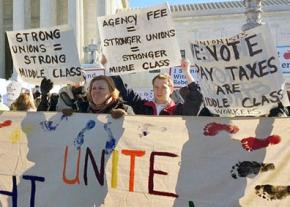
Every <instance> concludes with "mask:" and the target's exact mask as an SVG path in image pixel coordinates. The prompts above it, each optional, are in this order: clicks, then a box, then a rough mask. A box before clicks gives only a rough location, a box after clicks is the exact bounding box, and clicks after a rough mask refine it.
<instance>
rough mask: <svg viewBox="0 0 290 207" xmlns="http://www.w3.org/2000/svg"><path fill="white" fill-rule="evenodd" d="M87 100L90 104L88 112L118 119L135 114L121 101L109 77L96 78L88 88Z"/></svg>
mask: <svg viewBox="0 0 290 207" xmlns="http://www.w3.org/2000/svg"><path fill="white" fill-rule="evenodd" d="M87 98H88V102H89V107H88V112H91V113H110V114H112V116H113V117H114V116H116V118H118V117H120V116H123V115H126V114H129V115H133V114H134V112H133V109H132V108H131V107H130V106H128V105H126V104H125V103H124V102H123V101H122V100H121V99H120V97H119V91H118V90H117V88H116V86H115V83H114V81H113V79H112V78H111V77H109V76H105V75H100V76H97V77H94V78H93V79H92V80H91V82H90V85H89V87H88V91H87Z"/></svg>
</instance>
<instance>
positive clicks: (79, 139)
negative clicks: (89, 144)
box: [74, 120, 96, 149]
mask: <svg viewBox="0 0 290 207" xmlns="http://www.w3.org/2000/svg"><path fill="white" fill-rule="evenodd" d="M95 125H96V122H95V121H93V120H89V121H88V122H87V124H86V126H85V127H84V128H83V129H82V130H81V131H80V132H79V133H78V136H77V137H76V138H75V140H74V145H75V146H76V148H77V149H80V148H81V146H82V145H83V143H84V137H85V135H84V133H85V132H86V131H87V130H90V129H92V128H94V127H95Z"/></svg>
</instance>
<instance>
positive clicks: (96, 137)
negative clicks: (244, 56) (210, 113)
mask: <svg viewBox="0 0 290 207" xmlns="http://www.w3.org/2000/svg"><path fill="white" fill-rule="evenodd" d="M0 125H1V128H0V131H1V137H0V155H1V156H0V162H1V165H0V205H2V206H4V207H10V206H11V207H12V206H13V207H14V206H21V207H28V206H30V207H31V206H42V207H51V206H70V207H79V206H82V207H92V206H102V207H135V206H137V205H139V206H151V207H156V206H160V207H163V206H164V207H172V206H173V207H180V206H186V207H188V206H189V207H191V206H203V207H213V206H215V207H232V206H246V207H257V206H288V205H289V202H290V193H289V190H288V189H289V183H290V178H289V176H288V175H289V170H290V164H289V162H288V157H289V153H290V149H289V147H288V146H289V144H290V139H289V136H288V135H289V133H290V128H289V119H288V118H285V119H272V118H260V119H258V118H239V119H238V118H236V119H227V118H212V117H211V118H206V117H196V118H193V117H152V116H126V117H125V118H124V119H123V118H122V119H117V120H114V119H112V118H111V116H110V115H102V114H100V115H96V114H73V115H72V116H70V117H67V118H65V117H63V116H62V114H61V113H59V114H56V113H36V112H35V113H20V112H19V113H18V112H15V113H11V112H4V113H2V115H1V119H0Z"/></svg>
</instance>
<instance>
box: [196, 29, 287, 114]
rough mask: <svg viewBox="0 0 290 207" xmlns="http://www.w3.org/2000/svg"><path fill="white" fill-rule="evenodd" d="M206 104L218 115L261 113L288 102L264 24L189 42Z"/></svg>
mask: <svg viewBox="0 0 290 207" xmlns="http://www.w3.org/2000/svg"><path fill="white" fill-rule="evenodd" d="M191 50H192V55H193V59H194V63H195V65H196V67H197V73H198V76H199V77H200V80H199V81H200V86H201V91H202V93H203V95H204V103H205V106H206V107H207V108H208V109H209V110H210V111H211V112H212V113H214V114H219V115H220V116H260V115H265V114H268V113H269V111H270V109H271V108H273V107H277V104H278V103H279V102H281V103H282V104H283V105H284V106H288V105H289V101H288V97H287V94H286V91H285V90H284V89H285V81H284V79H283V76H282V71H281V69H280V63H279V59H278V56H277V52H276V48H275V47H274V46H273V41H272V38H271V36H270V31H269V29H268V28H267V26H266V25H262V26H259V27H256V28H254V29H251V30H248V31H246V32H243V33H240V34H238V35H236V36H234V37H232V38H228V39H216V40H205V41H195V42H193V43H192V44H191Z"/></svg>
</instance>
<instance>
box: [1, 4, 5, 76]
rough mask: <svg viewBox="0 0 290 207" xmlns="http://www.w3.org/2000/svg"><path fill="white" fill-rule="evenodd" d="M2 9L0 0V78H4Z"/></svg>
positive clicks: (2, 5)
mask: <svg viewBox="0 0 290 207" xmlns="http://www.w3.org/2000/svg"><path fill="white" fill-rule="evenodd" d="M3 7H4V4H3V0H0V46H1V48H0V78H5V36H4V35H5V28H4V8H3Z"/></svg>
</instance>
